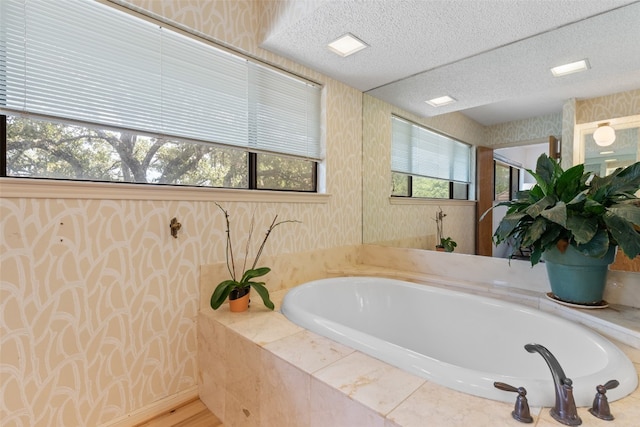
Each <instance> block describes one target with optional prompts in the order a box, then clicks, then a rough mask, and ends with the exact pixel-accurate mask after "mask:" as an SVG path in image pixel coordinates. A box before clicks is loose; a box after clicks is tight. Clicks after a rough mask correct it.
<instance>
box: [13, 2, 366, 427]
mask: <svg viewBox="0 0 640 427" xmlns="http://www.w3.org/2000/svg"><path fill="white" fill-rule="evenodd" d="M137 4H138V6H140V7H142V8H148V9H151V10H152V11H153V13H155V14H158V15H161V16H167V17H170V18H171V19H172V20H174V21H176V22H181V23H183V24H184V25H187V26H190V27H193V28H196V29H197V30H198V31H200V32H202V33H206V34H208V35H209V36H210V37H212V38H216V39H219V40H221V41H222V42H224V43H227V44H230V45H233V46H236V47H239V48H242V49H243V50H245V51H247V52H250V53H252V54H254V55H255V56H262V55H263V52H262V51H261V50H260V49H257V48H256V47H255V46H256V45H257V41H256V39H255V33H256V31H257V30H256V29H257V28H258V27H259V25H258V22H259V13H262V12H260V11H257V10H254V9H253V7H254V6H255V5H257V4H258V3H257V2H253V1H233V2H230V1H217V2H212V1H195V0H193V1H180V2H177V1H163V2H161V1H141V2H138V3H137ZM268 56H269V57H268V59H269V61H271V62H273V63H278V64H279V65H280V66H282V67H285V68H289V65H291V67H290V68H295V71H296V72H298V73H302V74H305V75H307V76H308V77H310V78H312V79H314V80H316V81H320V82H322V83H324V84H325V89H324V95H323V96H324V100H325V111H324V113H325V114H326V129H325V130H324V134H325V139H326V151H327V153H326V170H327V181H326V189H327V193H329V194H330V196H328V197H326V198H324V199H323V201H321V202H317V203H316V202H304V201H303V202H291V203H280V202H261V203H256V202H249V201H247V202H239V201H232V202H225V200H228V199H226V198H225V197H226V196H225V192H220V191H215V190H212V191H211V192H210V197H209V200H210V201H198V200H188V198H186V199H184V200H183V199H182V198H181V199H180V200H167V201H162V200H126V199H129V197H123V199H122V200H119V199H117V198H109V197H107V198H100V196H99V193H100V191H99V190H95V191H94V193H98V194H97V195H92V196H91V198H56V197H55V194H56V190H55V187H54V188H53V191H51V192H50V194H51V196H50V197H45V198H41V197H29V193H28V191H29V188H30V187H29V186H28V185H25V186H24V191H22V194H24V196H23V195H22V194H20V193H19V192H18V191H19V190H18V191H16V190H15V186H16V184H15V183H11V184H9V185H7V182H6V181H4V182H2V183H0V186H3V187H0V189H1V190H2V198H1V199H0V212H1V216H0V218H1V219H0V230H1V231H2V241H1V242H0V248H1V252H0V253H1V254H2V255H1V257H0V271H1V277H0V310H1V311H0V313H1V314H0V345H1V353H0V395H1V396H0V420H2V426H3V427H14V426H15V427H17V426H21V427H27V426H28V427H40V426H47V427H50V426H64V427H73V426H103V425H108V424H110V423H112V422H114V421H115V420H118V419H122V418H124V417H126V416H127V415H128V414H131V413H135V412H136V411H140V410H142V409H144V408H146V407H149V405H152V404H153V403H155V402H158V401H160V400H162V399H165V398H168V397H170V396H173V395H176V394H177V393H182V392H185V391H188V390H195V387H196V385H197V383H198V370H197V363H196V327H195V321H196V315H197V310H198V300H199V291H198V289H199V283H198V281H199V274H200V266H201V265H203V264H211V263H217V262H222V261H224V223H223V217H222V215H221V213H220V212H219V211H218V209H217V207H216V206H215V205H214V203H213V201H214V200H218V201H221V203H222V205H224V206H225V207H226V208H228V210H229V211H230V212H231V214H232V227H234V230H236V231H235V232H236V233H237V234H236V235H237V236H238V237H240V236H243V235H245V234H246V231H247V230H248V228H249V224H250V222H251V217H252V215H253V213H254V212H256V213H258V216H257V217H256V221H257V224H256V229H257V230H260V231H259V232H260V234H262V232H263V230H265V229H266V226H267V225H268V222H270V220H271V219H272V217H273V215H275V214H276V213H277V214H279V215H280V216H279V217H280V218H282V219H285V218H289V219H297V220H300V221H302V223H301V224H294V225H291V226H286V227H280V228H278V230H277V232H276V233H274V235H273V237H272V238H271V239H270V241H269V244H268V245H267V248H266V252H265V254H266V255H268V256H272V255H277V254H286V253H297V252H305V251H310V250H316V249H328V248H337V247H343V246H347V245H357V244H359V243H361V190H360V182H361V181H360V177H361V174H362V165H361V141H362V125H361V112H362V94H361V93H360V92H358V91H357V90H355V89H352V88H349V87H347V86H345V85H343V84H341V83H338V82H336V81H333V80H330V79H327V78H325V77H323V76H321V75H319V74H317V73H315V72H312V71H310V70H306V69H304V68H303V67H301V66H299V65H295V64H291V63H290V62H288V61H286V60H283V59H279V58H277V57H275V56H273V55H268ZM9 186H12V187H14V190H13V191H12V194H17V195H14V196H11V197H7V196H6V195H7V194H8V192H7V191H5V190H6V189H7V188H8V187H9ZM117 188H122V192H123V194H126V192H127V191H128V190H127V187H126V186H124V187H117ZM138 191H139V190H138ZM142 199H144V197H142ZM236 200H237V198H236ZM174 216H175V217H177V218H178V219H179V221H180V222H181V223H182V224H183V227H182V229H181V230H180V233H179V238H178V239H174V238H172V237H171V236H170V235H169V227H168V224H169V220H170V219H171V218H172V217H174ZM267 279H268V276H267Z"/></svg>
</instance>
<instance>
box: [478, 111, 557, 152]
mask: <svg viewBox="0 0 640 427" xmlns="http://www.w3.org/2000/svg"><path fill="white" fill-rule="evenodd" d="M561 134H562V114H560V113H558V114H547V115H544V116H538V117H532V118H530V119H524V120H515V121H512V122H508V123H502V124H497V125H493V126H489V127H487V129H486V136H485V138H486V139H485V140H486V145H487V146H488V147H495V146H501V145H505V144H506V145H514V143H524V142H530V141H536V140H544V141H548V138H549V135H553V136H555V137H558V138H559V137H560V135H561ZM537 142H540V141H537Z"/></svg>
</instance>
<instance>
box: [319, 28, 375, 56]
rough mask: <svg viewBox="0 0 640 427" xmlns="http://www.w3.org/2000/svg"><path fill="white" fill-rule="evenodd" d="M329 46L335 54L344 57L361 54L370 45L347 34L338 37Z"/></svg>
mask: <svg viewBox="0 0 640 427" xmlns="http://www.w3.org/2000/svg"><path fill="white" fill-rule="evenodd" d="M327 46H328V47H329V49H331V50H332V51H333V52H334V53H337V54H338V55H340V56H342V57H345V56H349V55H353V54H354V53H356V52H359V51H361V50H362V49H364V48H366V47H369V45H368V44H366V43H365V42H363V41H362V40H360V39H359V38H357V37H356V36H354V35H353V34H351V33H347V34H345V35H343V36H340V37H338V38H337V39H335V40H334V41H332V42H331V43H329V44H328V45H327Z"/></svg>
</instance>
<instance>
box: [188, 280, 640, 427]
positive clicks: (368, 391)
mask: <svg viewBox="0 0 640 427" xmlns="http://www.w3.org/2000/svg"><path fill="white" fill-rule="evenodd" d="M286 292H287V291H286V290H282V291H276V292H272V294H271V296H272V300H273V301H274V303H275V304H276V311H269V310H267V309H266V308H264V307H263V306H262V304H261V303H259V301H258V303H257V304H254V305H252V307H251V308H250V309H249V311H247V312H245V313H231V312H229V311H228V308H227V307H226V304H225V305H223V306H222V307H221V308H220V309H219V310H217V311H215V312H213V311H212V310H206V311H201V312H200V313H199V322H198V323H199V326H198V327H199V329H200V330H199V334H198V335H199V339H202V340H204V341H205V342H199V344H198V346H199V347H200V348H206V347H209V346H212V345H216V344H215V340H216V338H217V339H218V340H219V339H220V328H222V329H223V330H225V331H227V332H225V333H224V339H223V343H220V342H218V343H217V344H223V346H222V348H221V349H220V350H218V351H229V352H230V353H231V354H233V357H234V358H237V357H243V355H244V356H245V357H247V358H249V359H248V360H252V361H255V360H256V359H257V360H258V361H260V362H259V363H261V364H262V367H261V368H256V369H255V371H254V376H253V377H252V378H253V379H252V381H250V382H248V383H247V384H248V386H247V387H248V388H247V389H243V390H235V388H237V387H238V386H237V385H233V386H229V385H228V383H225V382H224V381H222V380H220V381H219V382H218V384H217V387H223V386H225V387H230V388H232V390H231V391H226V392H225V393H224V394H222V395H217V394H216V392H215V391H211V392H208V393H204V394H203V393H202V392H201V398H202V399H203V402H205V404H207V406H209V405H210V404H211V405H212V406H213V407H215V405H218V406H219V408H218V410H219V411H223V415H225V418H226V420H228V421H226V420H223V421H224V422H225V425H230V426H234V425H244V426H255V427H270V426H275V425H277V426H278V427H286V426H292V427H294V426H295V427H301V426H304V427H307V426H309V427H317V426H327V425H331V426H336V427H337V426H351V427H353V426H364V425H366V426H367V427H401V426H402V427H422V426H424V421H425V420H426V419H428V420H429V423H430V425H431V424H432V425H447V426H449V427H456V426H468V425H474V426H487V427H489V426H495V425H505V426H508V425H514V426H515V425H520V424H519V423H517V422H516V421H514V420H513V419H512V418H511V415H510V414H511V411H512V410H513V404H511V403H504V402H497V401H493V400H488V399H483V398H480V397H476V396H471V395H467V394H465V393H461V392H457V391H454V390H451V389H448V388H446V387H443V386H440V385H438V384H435V383H433V382H430V381H428V380H425V379H423V378H420V377H417V376H414V375H412V374H409V373H406V372H404V371H402V370H400V369H398V368H396V367H394V366H391V365H388V364H386V363H384V362H381V361H379V360H377V359H375V358H372V357H370V356H368V355H366V354H364V353H361V352H359V351H356V350H353V349H351V348H349V347H346V346H343V345H341V344H338V343H336V342H333V341H331V340H329V339H326V338H324V337H321V336H319V335H316V334H314V333H312V332H310V331H307V330H305V329H302V328H300V327H298V326H297V325H295V324H293V323H291V322H289V320H288V319H286V317H284V316H283V315H282V314H281V313H280V312H279V308H280V307H281V302H282V299H283V297H284V295H285V294H286ZM216 325H217V326H216ZM212 331H217V332H212ZM234 340H241V341H243V342H246V343H247V344H243V345H238V344H235V343H234V342H233V341H234ZM247 345H251V346H252V347H247ZM618 345H620V347H621V348H622V349H623V350H624V351H625V353H627V354H628V355H629V357H630V358H631V359H632V360H633V362H634V363H635V365H636V368H637V369H639V370H640V351H639V350H637V349H633V348H630V347H628V346H626V345H624V344H620V343H618ZM237 348H243V349H244V350H243V351H242V352H237V351H235V349H237ZM225 349H227V350H225ZM250 351H254V352H256V353H249V352H250ZM211 356H213V354H207V355H205V359H204V360H206V361H207V363H205V364H203V365H202V366H201V370H205V371H206V370H207V369H211V370H212V373H211V374H209V373H206V372H204V373H203V374H202V378H203V381H206V379H207V378H213V377H214V376H215V374H216V372H218V374H219V371H217V370H216V369H215V367H213V368H212V359H211ZM225 358H226V357H225V356H221V359H225ZM226 360H227V362H229V360H228V359H226ZM223 361H224V360H221V361H220V362H223ZM259 372H261V374H258V373H259ZM235 375H238V374H233V375H232V374H231V371H230V373H229V375H227V377H229V376H235ZM203 389H207V386H206V385H205V386H204V387H203ZM234 391H235V392H241V393H242V396H243V399H245V400H246V405H247V408H245V407H243V406H240V407H237V406H238V402H237V400H236V399H234V398H233V392H234ZM252 393H253V394H256V396H260V397H261V398H262V399H253V398H251V394H252ZM220 399H226V402H225V403H224V404H223V405H220ZM252 402H253V403H252ZM251 404H253V405H254V406H253V407H250V405H251ZM223 408H224V409H223ZM210 409H212V407H211V406H210ZM212 410H213V409H212ZM611 410H612V413H613V414H614V415H615V416H616V420H615V421H613V422H607V423H606V425H607V426H629V427H630V426H635V425H637V424H636V422H637V420H638V419H639V417H640V390H636V391H635V392H634V393H633V394H632V395H630V396H628V397H626V398H624V399H621V400H618V401H615V402H611ZM216 412H217V411H215V410H214V413H216ZM249 413H251V414H255V415H258V414H259V416H258V417H256V418H254V419H253V420H251V419H248V418H242V417H243V416H244V415H243V414H245V415H246V414H249ZM531 413H532V416H533V417H534V419H535V423H534V424H532V425H533V426H547V425H548V426H555V425H559V424H558V423H557V422H556V421H554V420H553V419H552V418H551V417H550V415H549V410H548V408H531ZM237 414H240V415H239V417H241V418H238V415H237ZM217 415H218V416H219V417H220V415H219V414H218V413H217ZM579 415H580V416H581V418H582V420H583V425H584V426H586V427H590V426H594V427H596V426H601V425H603V424H604V422H602V421H601V420H598V419H596V418H594V417H593V416H591V415H590V414H589V413H588V412H587V408H579ZM227 422H228V423H229V424H227Z"/></svg>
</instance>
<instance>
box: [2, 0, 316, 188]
mask: <svg viewBox="0 0 640 427" xmlns="http://www.w3.org/2000/svg"><path fill="white" fill-rule="evenodd" d="M0 7H1V8H2V11H1V12H2V13H1V14H0V24H1V27H2V28H3V30H2V31H0V114H2V115H3V120H4V126H5V132H3V135H2V136H1V138H3V139H2V147H3V153H2V155H3V157H4V158H5V159H6V165H5V166H6V167H5V168H3V170H2V171H0V173H2V174H4V175H5V176H30V177H47V178H66V179H88V180H100V181H102V180H106V181H126V182H144V183H158V184H160V183H162V184H176V185H203V186H214V187H220V186H222V187H231V188H255V189H281V190H294V191H315V190H316V170H317V163H318V162H319V161H321V160H322V159H323V156H324V153H323V151H322V146H321V141H320V91H321V88H320V87H319V86H318V85H316V84H313V83H311V82H308V81H304V80H302V79H299V78H297V77H295V76H292V75H289V74H286V73H283V72H280V71H278V70H274V69H272V68H270V67H267V66H265V65H263V64H260V63H257V62H255V61H252V60H249V59H247V58H244V57H241V56H239V55H236V54H234V53H230V52H228V51H226V50H222V49H220V48H218V47H216V46H214V45H212V44H211V43H208V42H205V41H204V40H199V39H195V38H193V37H191V36H187V35H183V34H181V33H178V32H176V31H173V30H171V29H168V28H164V27H161V26H159V25H158V24H156V23H151V22H148V21H147V20H143V19H140V18H137V17H135V16H133V15H130V14H127V13H124V12H121V11H119V10H117V9H115V8H112V7H109V6H107V5H104V4H101V3H99V2H95V1H80V2H53V3H52V2H49V1H45V0H28V1H25V0H7V1H3V2H2V4H1V5H0ZM132 39H135V41H136V43H130V40H132Z"/></svg>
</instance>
